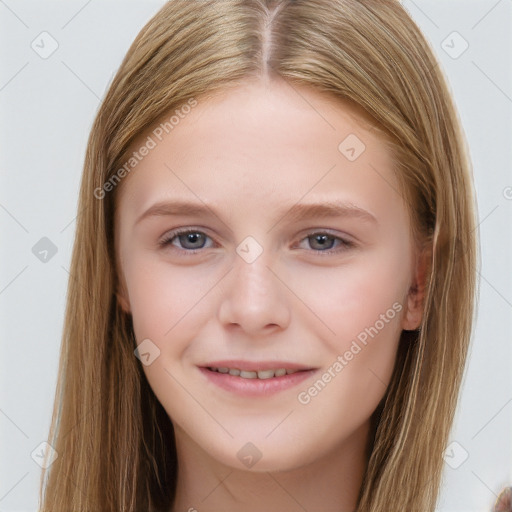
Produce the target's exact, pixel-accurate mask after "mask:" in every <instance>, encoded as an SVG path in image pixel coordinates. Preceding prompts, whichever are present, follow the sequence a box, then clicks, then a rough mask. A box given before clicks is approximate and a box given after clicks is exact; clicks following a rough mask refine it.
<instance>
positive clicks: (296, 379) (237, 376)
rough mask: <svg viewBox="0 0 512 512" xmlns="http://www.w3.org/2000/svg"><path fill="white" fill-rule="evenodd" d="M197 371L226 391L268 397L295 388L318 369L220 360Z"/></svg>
mask: <svg viewBox="0 0 512 512" xmlns="http://www.w3.org/2000/svg"><path fill="white" fill-rule="evenodd" d="M199 370H200V371H201V372H202V373H203V375H204V376H205V377H206V378H207V380H208V381H209V382H210V383H213V384H214V385H216V386H218V387H220V388H222V389H223V390H225V391H229V392H231V393H235V394H238V395H242V396H262V395H263V396H267V395H270V394H274V393H277V392H280V391H285V390H287V389H290V388H292V387H294V386H296V385H298V384H299V383H300V382H302V381H304V380H305V379H307V378H308V377H310V376H311V375H313V374H314V373H315V372H316V371H317V368H311V367H306V366H303V365H297V364H295V363H289V362H283V361H277V362H276V361H274V362H260V363H250V362H245V361H220V362H214V363H208V364H207V365H204V366H200V367H199Z"/></svg>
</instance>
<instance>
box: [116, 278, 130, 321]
mask: <svg viewBox="0 0 512 512" xmlns="http://www.w3.org/2000/svg"><path fill="white" fill-rule="evenodd" d="M116 299H117V302H118V303H119V305H120V306H121V309H122V310H123V311H124V312H125V313H128V314H130V313H131V311H130V302H129V300H128V294H127V293H126V289H125V287H124V286H123V285H119V286H118V287H117V291H116Z"/></svg>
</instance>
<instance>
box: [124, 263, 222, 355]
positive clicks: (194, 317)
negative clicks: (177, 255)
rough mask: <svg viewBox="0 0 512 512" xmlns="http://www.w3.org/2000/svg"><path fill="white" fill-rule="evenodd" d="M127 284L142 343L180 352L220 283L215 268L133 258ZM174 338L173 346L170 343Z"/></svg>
mask: <svg viewBox="0 0 512 512" xmlns="http://www.w3.org/2000/svg"><path fill="white" fill-rule="evenodd" d="M125 276H126V283H127V288H128V294H129V298H130V307H131V313H132V318H133V326H134V331H135V335H136V338H137V340H138V341H140V340H143V339H145V338H150V339H151V340H152V341H153V342H154V343H155V344H156V345H157V346H159V347H160V348H163V347H164V346H165V350H169V346H170V345H171V346H172V347H173V351H175V352H180V351H182V350H183V349H184V348H185V347H186V343H187V340H186V339H182V338H183V337H182V336H181V337H180V336H177V333H178V332H184V330H186V332H188V333H189V336H188V338H191V337H192V336H193V334H194V332H195V330H197V329H198V327H199V325H200V322H199V321H198V319H199V318H200V317H201V315H206V313H204V307H205V306H206V305H207V303H208V301H207V300H203V299H206V298H207V297H206V295H207V294H208V292H209V290H210V289H212V287H214V285H215V283H216V282H217V281H218V278H216V274H215V275H213V273H212V271H211V269H210V270H208V269H199V268H198V267H192V266H190V267H185V266H182V267H179V266H173V265H170V264H169V263H166V262H164V261H155V260H154V259H152V258H142V257H140V258H137V257H133V258H132V259H131V260H130V262H128V264H127V265H126V271H125ZM171 339H172V344H169V340H171Z"/></svg>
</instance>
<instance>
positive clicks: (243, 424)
mask: <svg viewBox="0 0 512 512" xmlns="http://www.w3.org/2000/svg"><path fill="white" fill-rule="evenodd" d="M78 209H79V212H80V215H79V217H78V220H77V232H76V240H75V245H74V251H73V258H72V266H71V275H72V276H73V279H71V280H70V282H69V290H68V304H67V315H66V322H65V328H64V337H63V345H62V353H61V360H60V375H59V381H58V388H57V392H56V399H55V409H54V416H53V422H52V426H51V431H50V436H49V443H50V445H51V446H52V450H55V452H56V454H58V456H57V457H56V458H55V460H54V462H53V463H52V464H51V465H50V466H49V468H48V470H47V471H46V472H43V475H42V480H41V510H43V511H52V512H61V511H62V512H64V511H66V512H67V511H69V510H81V511H82V510H83V511H86V510H88V511H89V510H90V511H98V510H105V511H119V510H123V511H166V512H178V511H187V510H189V511H193V510H196V511H199V512H203V511H205V512H212V511H223V512H230V511H232V510H238V511H239V510H243V511H244V512H252V511H259V510H267V511H277V510H280V511H283V510H286V511H288V512H291V511H299V510H308V511H310V512H313V511H322V512H326V511H340V512H341V511H358V512H363V511H364V512H389V511H392V510H393V511H395V510H407V511H421V512H427V511H434V509H435V506H436V500H437V495H438V491H439V486H440V478H441V472H442V469H443V453H444V450H445V448H446V445H447V442H448V435H449V432H450V428H451V425H452V421H453V416H454V411H455V407H456V404H457V397H458V392H459V386H460V382H461V378H462V374H463V370H464V366H465V361H466V356H467V352H468V347H469V342H470V336H471V331H472V322H473V312H474V306H475V289H476V284H475V283H476V276H475V274H476V264H477V241H476V240H475V238H474V232H475V226H476V222H475V218H476V207H475V204H474V191H473V188H472V175H471V166H470V162H469V159H468V155H467V149H466V145H465V139H464V135H463V132H462V130H461V127H460V124H459V120H458V117H457V113H456V110H455V108H454V105H453V102H452V99H451V98H450V95H449V91H448V88H447V85H446V82H445V79H444V77H443V75H442V73H441V71H440V69H439V67H438V66H437V61H436V59H435V57H434V54H433V52H432V50H431V48H430V47H429V45H428V43H427V42H426V40H425V38H424V37H423V35H422V34H421V32H420V31H419V29H418V28H417V26H416V25H415V24H414V22H413V21H412V20H411V18H410V17H409V16H408V14H407V12H406V11H405V10H404V8H403V7H402V6H401V5H400V4H399V2H397V1H395V0H384V1H379V2H376V1H372V0H358V1H355V0H329V1H327V0H308V1H307V2H306V1H294V0H290V1H287V0H284V1H272V0H251V1H247V0H229V1H218V0H206V1H203V0H201V1H200V2H197V1H189V0H172V1H170V2H168V3H167V4H165V6H164V7H163V8H162V9H161V10H160V11H159V12H158V13H157V14H156V16H155V17H154V18H153V19H152V20H150V21H149V22H148V23H147V25H146V26H145V27H144V28H143V29H142V31H141V32H140V34H139V35H138V36H137V38H136V40H135V41H134V43H133V45H132V46H131V48H130V49H129V51H128V53H127V55H126V57H125V59H124V61H123V62H122V64H121V67H120V69H119V71H118V73H117V75H116V76H115V78H114V80H113V83H112V85H111V86H110V88H109V91H108V93H107V94H106V97H105V99H104V101H103V103H102V105H101V108H100V110H99V112H98V114H97V117H96V120H95V123H94V126H93V128H92V131H91V135H90V139H89V143H88V148H87V154H86V160H85V166H84V172H83V179H82V185H81V190H80V200H79V207H78ZM43 491H44V492H43Z"/></svg>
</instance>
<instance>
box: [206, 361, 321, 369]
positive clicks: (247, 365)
mask: <svg viewBox="0 0 512 512" xmlns="http://www.w3.org/2000/svg"><path fill="white" fill-rule="evenodd" d="M200 366H201V367H203V368H238V369H239V370H243V371H246V372H248V371H251V370H252V371H255V370H278V369H280V368H285V369H286V370H313V369H314V368H313V367H311V366H306V365H303V364H298V363H292V362H290V361H242V360H223V361H211V362H209V363H205V364H203V365H200Z"/></svg>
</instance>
